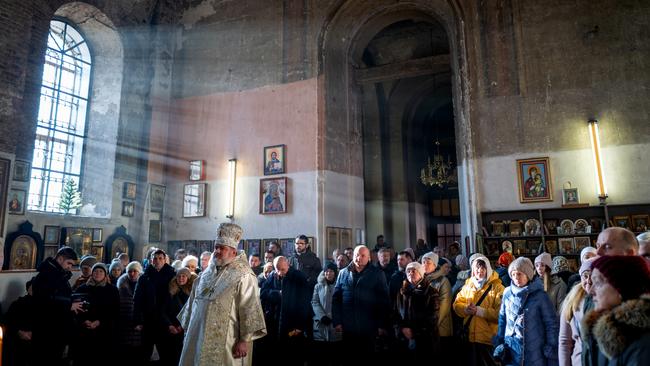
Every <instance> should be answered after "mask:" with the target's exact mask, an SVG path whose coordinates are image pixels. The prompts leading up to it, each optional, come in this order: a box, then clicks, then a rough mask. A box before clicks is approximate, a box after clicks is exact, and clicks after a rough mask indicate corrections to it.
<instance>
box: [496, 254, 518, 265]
mask: <svg viewBox="0 0 650 366" xmlns="http://www.w3.org/2000/svg"><path fill="white" fill-rule="evenodd" d="M514 260H515V256H514V255H512V253H510V252H503V253H501V255H500V256H499V259H498V260H497V264H498V265H500V266H501V267H506V268H507V267H508V266H509V265H510V263H512V261H514Z"/></svg>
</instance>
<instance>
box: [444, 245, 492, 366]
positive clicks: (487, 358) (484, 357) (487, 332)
mask: <svg viewBox="0 0 650 366" xmlns="http://www.w3.org/2000/svg"><path fill="white" fill-rule="evenodd" d="M471 268H472V277H470V278H468V279H467V280H466V281H465V285H464V286H463V288H462V289H461V290H460V292H459V293H458V296H456V301H454V312H455V313H456V314H457V315H458V316H460V317H461V318H462V319H463V324H462V329H463V330H464V331H465V332H466V333H465V334H466V335H467V341H468V342H469V343H468V344H467V345H468V346H469V348H466V350H467V357H468V358H467V360H468V361H467V365H472V366H474V365H496V362H495V361H494V359H493V358H492V352H493V351H494V349H493V347H492V338H493V337H494V336H495V335H496V334H497V327H498V320H499V309H500V308H501V296H502V295H503V291H504V287H503V285H502V284H501V280H500V279H499V276H498V275H497V273H496V272H494V271H492V266H490V261H489V260H488V259H487V258H486V257H485V256H483V255H478V256H473V257H472V264H471ZM479 301H480V302H481V303H480V304H478V302H479Z"/></svg>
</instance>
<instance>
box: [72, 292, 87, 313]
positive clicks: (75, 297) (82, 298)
mask: <svg viewBox="0 0 650 366" xmlns="http://www.w3.org/2000/svg"><path fill="white" fill-rule="evenodd" d="M71 298H72V302H81V308H82V309H83V310H85V311H88V310H89V309H90V302H89V301H88V298H87V294H80V293H73V294H72V296H71Z"/></svg>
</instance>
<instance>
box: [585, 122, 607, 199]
mask: <svg viewBox="0 0 650 366" xmlns="http://www.w3.org/2000/svg"><path fill="white" fill-rule="evenodd" d="M588 126H589V140H590V141H591V152H592V155H593V159H594V170H595V174H596V191H597V192H598V199H599V200H600V204H601V205H604V204H605V201H606V200H607V186H606V185H605V172H604V171H603V156H602V154H601V152H600V135H599V132H598V121H597V120H595V119H590V120H589V122H588Z"/></svg>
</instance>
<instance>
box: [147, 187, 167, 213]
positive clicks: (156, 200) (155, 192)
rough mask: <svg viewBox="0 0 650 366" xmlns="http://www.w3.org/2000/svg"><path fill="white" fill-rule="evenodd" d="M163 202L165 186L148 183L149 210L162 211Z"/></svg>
mask: <svg viewBox="0 0 650 366" xmlns="http://www.w3.org/2000/svg"><path fill="white" fill-rule="evenodd" d="M164 204H165V186H161V185H158V184H149V210H150V211H151V212H162V210H163V206H164Z"/></svg>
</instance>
